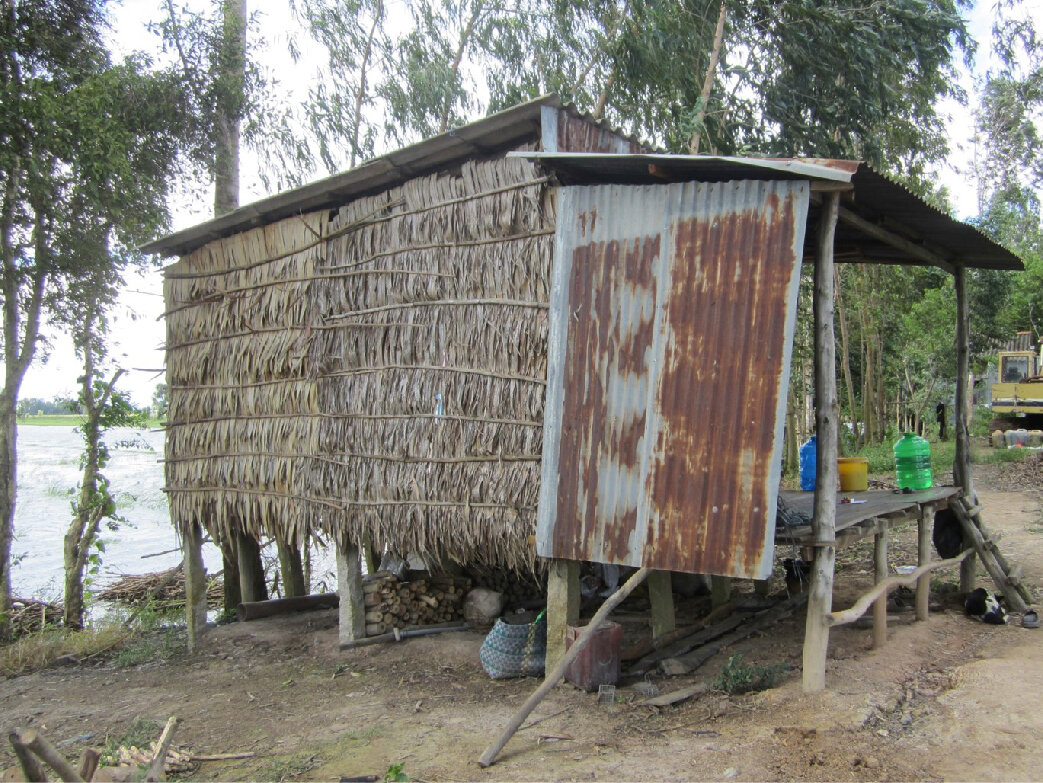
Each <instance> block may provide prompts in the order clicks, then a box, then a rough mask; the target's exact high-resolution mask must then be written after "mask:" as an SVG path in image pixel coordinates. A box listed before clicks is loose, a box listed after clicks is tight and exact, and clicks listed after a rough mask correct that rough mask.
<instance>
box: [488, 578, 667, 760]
mask: <svg viewBox="0 0 1043 783" xmlns="http://www.w3.org/2000/svg"><path fill="white" fill-rule="evenodd" d="M649 572H650V569H648V568H647V567H642V568H640V569H638V570H637V571H635V572H634V573H633V574H631V575H630V578H629V579H627V581H626V582H624V583H623V584H622V585H620V588H619V589H618V590H616V592H614V593H613V594H612V595H610V596H609V597H608V598H607V599H606V600H605V603H603V604H602V605H601V608H600V609H598V610H597V612H595V614H594V616H593V617H592V618H590V622H589V623H587V625H586V626H585V627H584V628H583V631H582V633H580V635H579V636H578V637H577V638H576V641H574V642H573V643H572V646H571V647H570V648H569V649H568V650H567V651H566V652H565V655H564V656H562V658H561V660H560V661H559V662H558V665H557V666H556V667H554V671H552V672H551V673H550V674H548V675H547V676H546V677H545V678H544V680H543V683H542V684H541V685H540V687H539V688H537V689H536V690H535V691H533V693H532V695H531V696H529V698H528V699H526V700H525V703H524V704H523V705H522V706H521V708H520V709H519V710H518V711H517V712H516V713H515V714H514V717H512V718H511V720H510V721H509V722H508V724H507V727H506V728H505V729H504V730H503V731H502V732H501V733H500V736H499V737H497V738H496V739H495V740H494V741H493V743H492V744H491V745H489V747H487V748H486V749H485V752H484V753H483V754H482V755H481V758H479V759H478V766H480V767H482V768H485V767H489V766H491V765H492V764H493V762H495V761H496V757H497V755H499V753H500V751H501V750H503V746H504V745H506V744H507V742H508V740H510V738H511V737H513V736H514V733H515V732H516V731H518V728H519V727H520V726H521V725H522V723H524V722H525V719H526V718H527V717H529V715H530V713H531V712H532V711H533V710H534V709H535V708H536V705H537V704H539V703H540V702H541V701H543V699H544V698H545V697H546V696H547V694H548V693H550V691H551V689H552V688H553V687H554V686H555V685H557V684H558V683H559V682H561V679H562V677H564V676H565V670H566V669H568V668H569V665H570V664H571V663H572V662H573V661H574V660H576V658H578V657H579V654H580V653H581V652H582V651H583V648H584V647H586V646H587V643H588V642H589V641H590V639H591V637H593V635H594V632H595V631H597V629H598V628H600V627H601V625H602V624H603V623H604V622H605V620H607V619H608V616H609V615H610V614H611V613H612V610H613V609H615V608H616V607H617V606H619V604H621V603H622V602H623V600H624V599H625V598H626V597H627V596H628V595H630V594H631V593H632V592H633V591H634V589H635V588H636V587H637V586H638V585H640V584H641V583H642V582H644V581H645V578H646V577H647V576H648V574H649Z"/></svg>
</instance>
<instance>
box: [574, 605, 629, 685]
mask: <svg viewBox="0 0 1043 783" xmlns="http://www.w3.org/2000/svg"><path fill="white" fill-rule="evenodd" d="M583 630H584V626H581V627H578V628H577V627H575V626H572V625H569V626H566V628H565V649H566V650H567V649H569V648H570V647H571V646H572V643H573V642H574V641H576V638H577V637H578V636H579V635H580V634H581V633H582V632H583ZM622 646H623V626H622V625H620V624H619V623H613V622H607V623H604V624H602V626H601V627H600V628H598V629H597V630H596V631H594V635H593V636H592V637H591V639H590V642H589V643H588V644H587V646H586V647H584V648H583V649H582V650H581V651H580V654H579V657H577V658H576V660H574V661H573V662H572V663H571V664H570V665H569V668H568V669H566V670H565V679H566V680H568V681H569V682H571V683H572V684H573V685H577V686H579V687H580V688H582V689H583V690H585V691H596V690H598V688H600V687H601V686H602V685H615V684H616V682H617V681H618V680H619V666H620V664H619V660H620V659H619V653H620V649H621V648H622Z"/></svg>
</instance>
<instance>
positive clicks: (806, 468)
mask: <svg viewBox="0 0 1043 783" xmlns="http://www.w3.org/2000/svg"><path fill="white" fill-rule="evenodd" d="M817 468H818V436H817V435H812V436H811V437H810V438H808V439H807V440H806V441H805V442H804V444H803V445H802V446H801V447H800V488H801V489H802V490H804V491H805V492H810V491H811V490H813V489H815V471H816V470H817Z"/></svg>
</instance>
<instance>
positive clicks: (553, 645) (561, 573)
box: [545, 559, 580, 671]
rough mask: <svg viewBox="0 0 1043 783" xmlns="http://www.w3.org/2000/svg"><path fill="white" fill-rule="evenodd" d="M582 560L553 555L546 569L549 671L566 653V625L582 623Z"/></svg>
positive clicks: (547, 667) (547, 664)
mask: <svg viewBox="0 0 1043 783" xmlns="http://www.w3.org/2000/svg"><path fill="white" fill-rule="evenodd" d="M579 599H580V595H579V562H578V561H576V560H560V559H554V560H551V561H550V565H549V567H548V569H547V658H546V661H547V663H546V669H545V670H546V671H551V670H553V669H554V667H555V666H557V664H558V661H560V660H561V659H562V658H564V657H565V628H566V626H569V625H579Z"/></svg>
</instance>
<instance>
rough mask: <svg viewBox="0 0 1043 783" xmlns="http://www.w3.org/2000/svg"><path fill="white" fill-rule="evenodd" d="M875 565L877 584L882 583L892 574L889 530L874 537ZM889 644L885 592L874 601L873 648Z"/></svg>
mask: <svg viewBox="0 0 1043 783" xmlns="http://www.w3.org/2000/svg"><path fill="white" fill-rule="evenodd" d="M873 567H874V569H873V570H874V571H875V573H876V584H880V583H881V582H883V581H884V580H885V579H887V577H888V576H889V575H890V569H889V568H888V565H887V532H886V531H884V532H882V533H877V534H876V535H875V536H874V537H873ZM885 644H887V593H883V594H882V595H881V596H880V597H879V598H877V599H876V601H874V602H873V648H874V649H877V650H878V649H880V648H881V647H883V646H884V645H885Z"/></svg>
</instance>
